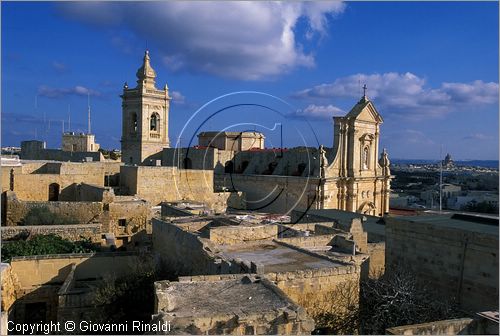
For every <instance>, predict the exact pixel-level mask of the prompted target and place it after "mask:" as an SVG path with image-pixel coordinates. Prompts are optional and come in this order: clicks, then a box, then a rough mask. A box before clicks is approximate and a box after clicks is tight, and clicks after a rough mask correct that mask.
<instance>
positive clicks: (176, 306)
mask: <svg viewBox="0 0 500 336" xmlns="http://www.w3.org/2000/svg"><path fill="white" fill-rule="evenodd" d="M155 287H156V294H157V296H158V298H159V300H158V301H159V303H158V308H159V312H161V311H164V312H167V313H170V314H175V317H181V318H182V317H192V316H211V317H213V316H218V315H226V314H227V315H239V316H243V315H248V314H262V313H263V312H266V311H268V312H269V311H275V310H278V309H285V308H287V307H290V306H292V305H293V303H292V302H291V301H288V299H287V298H286V297H284V296H282V295H279V294H278V292H276V291H275V290H273V288H270V286H267V285H265V284H264V283H263V282H261V281H260V280H259V279H255V278H253V277H252V276H243V277H241V278H236V279H228V280H220V281H194V282H168V281H158V282H156V283H155ZM163 298H164V299H165V301H166V302H167V304H169V305H170V306H169V307H165V306H164V305H163V304H162V302H164V301H163V300H162V299H163ZM162 306H163V307H162Z"/></svg>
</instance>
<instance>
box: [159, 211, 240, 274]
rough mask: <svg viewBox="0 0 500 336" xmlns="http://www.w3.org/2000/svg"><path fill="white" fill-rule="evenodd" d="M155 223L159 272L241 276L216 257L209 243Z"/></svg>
mask: <svg viewBox="0 0 500 336" xmlns="http://www.w3.org/2000/svg"><path fill="white" fill-rule="evenodd" d="M152 222H153V250H154V251H155V254H156V258H157V259H156V260H157V262H158V266H159V267H160V268H164V269H165V270H169V271H176V272H178V274H179V275H202V274H221V273H239V269H238V270H233V269H232V268H231V267H232V266H233V265H232V264H231V263H228V262H227V261H225V260H223V258H222V257H220V256H218V255H216V253H215V251H216V247H215V246H214V245H213V244H212V243H211V242H210V241H209V240H208V239H203V238H200V237H199V236H197V235H196V234H194V233H192V232H188V231H184V230H183V229H182V228H179V227H177V226H176V225H174V224H171V223H167V222H164V221H161V220H158V219H155V218H153V219H152ZM234 267H237V265H235V266H234Z"/></svg>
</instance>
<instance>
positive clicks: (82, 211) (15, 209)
mask: <svg viewBox="0 0 500 336" xmlns="http://www.w3.org/2000/svg"><path fill="white" fill-rule="evenodd" d="M42 207H44V208H47V209H48V210H49V211H50V212H52V213H54V214H56V215H58V216H61V217H64V218H68V219H74V220H76V221H77V222H78V223H91V222H95V221H97V220H98V219H99V216H100V215H101V213H102V211H103V210H102V203H100V202H36V201H27V202H25V201H20V200H18V199H17V198H16V195H15V194H14V193H13V192H6V207H5V210H6V223H5V225H8V226H10V225H20V224H21V222H22V220H23V218H25V216H26V215H27V214H28V213H29V211H30V210H32V209H35V208H42Z"/></svg>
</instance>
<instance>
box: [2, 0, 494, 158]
mask: <svg viewBox="0 0 500 336" xmlns="http://www.w3.org/2000/svg"><path fill="white" fill-rule="evenodd" d="M1 6H2V27H1V28H2V31H1V33H2V92H1V94H2V146H9V145H15V146H16V145H17V146H18V145H19V144H20V141H21V140H25V139H34V138H35V136H36V138H38V139H43V140H46V141H47V143H48V146H49V147H52V148H56V147H59V146H60V138H61V131H62V120H65V127H66V128H67V127H68V126H67V119H68V114H70V115H71V129H72V130H74V131H85V130H86V111H87V93H89V94H90V101H91V106H92V119H93V122H92V131H93V132H94V133H95V134H96V137H97V141H98V142H99V143H101V145H102V146H103V147H105V148H119V146H120V143H119V140H120V136H121V134H120V132H121V100H120V98H119V94H120V93H121V90H122V87H123V83H124V82H125V81H127V82H128V83H129V85H130V86H132V85H135V80H136V78H135V72H136V70H137V68H138V67H139V66H140V64H141V61H142V56H143V53H144V50H145V49H146V48H148V49H149V50H150V55H151V60H152V65H153V67H154V69H155V70H156V72H157V74H158V78H157V86H159V87H163V85H164V84H165V83H167V84H168V86H169V88H170V92H171V95H172V97H173V103H172V106H171V110H170V131H169V135H170V140H171V142H172V143H175V141H176V140H177V139H178V138H179V137H180V138H181V144H183V145H186V144H187V143H188V142H189V139H190V138H191V137H192V135H193V132H194V131H195V130H196V129H197V128H198V126H200V125H201V129H202V130H217V129H223V128H227V129H228V130H231V129H233V130H242V129H257V130H260V131H264V132H265V133H266V136H267V138H266V141H267V145H268V146H269V147H278V146H279V145H280V137H279V132H277V131H276V130H277V128H276V129H275V130H274V131H272V130H270V129H273V127H274V125H275V124H276V123H281V124H282V125H283V139H284V142H283V146H285V147H293V146H298V145H304V144H305V145H310V146H318V145H319V144H324V145H326V146H332V142H333V134H332V132H333V131H332V116H334V115H335V116H337V115H343V114H345V113H347V112H348V111H349V109H350V108H351V107H352V106H353V105H354V104H355V103H356V102H357V100H358V99H359V97H360V96H361V93H360V92H361V91H360V85H359V84H361V85H363V84H365V83H366V85H367V87H368V91H367V94H368V96H369V97H370V99H372V101H373V102H374V104H375V106H376V107H377V108H378V110H379V112H380V113H381V114H382V116H383V118H384V124H383V125H382V129H381V147H386V148H387V150H388V152H389V154H390V156H391V157H393V158H407V159H411V158H415V159H437V158H438V156H439V151H440V146H441V145H442V146H443V151H444V152H450V153H451V154H452V156H453V157H454V158H455V159H498V151H499V149H498V143H499V139H498V124H499V121H498V73H499V69H498V64H499V62H498V48H499V46H498V40H499V39H498V3H497V2H401V3H398V2H379V3H378V2H370V3H368V2H347V3H340V2H308V3H298V2H294V3H267V2H260V3H245V2H235V3H231V2H223V3H217V2H213V3H212V2H203V3H188V2H178V3H176V2H170V3H160V2H154V3H145V2H141V3H133V2H127V3H85V2H70V3H50V2H46V3H29V2H2V3H1ZM235 91H259V92H264V93H266V94H269V95H272V96H275V97H278V98H280V99H282V100H283V101H280V100H278V99H276V98H273V97H271V96H267V95H260V94H239V95H232V96H229V97H226V98H223V99H220V100H218V101H217V102H215V103H213V104H210V105H209V106H208V107H206V108H205V109H203V110H202V111H200V112H199V113H198V114H197V115H196V116H195V117H193V118H192V120H191V121H190V122H189V123H188V124H187V126H186V127H185V130H184V132H182V134H181V131H182V130H183V128H184V126H185V125H186V123H187V122H188V120H189V119H190V117H191V116H192V115H193V113H194V112H195V111H196V110H197V109H198V108H199V107H201V106H202V105H204V104H205V103H206V102H208V101H210V100H212V99H214V98H217V97H219V96H221V95H224V94H227V93H229V92H235ZM241 103H245V104H246V103H254V104H259V105H265V106H268V107H271V108H272V109H274V110H276V111H277V112H278V113H273V112H270V110H268V109H265V108H261V107H258V106H250V107H249V106H246V107H239V108H232V109H228V110H225V111H223V112H221V113H219V114H218V115H217V116H216V117H214V118H211V119H209V120H208V122H206V123H204V124H203V121H204V120H205V119H206V118H207V116H208V115H210V114H212V113H214V112H215V111H217V110H218V109H220V108H223V107H226V106H228V105H231V104H241ZM44 120H45V121H44ZM235 125H238V126H235ZM195 139H196V138H195Z"/></svg>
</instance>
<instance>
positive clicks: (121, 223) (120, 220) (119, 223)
mask: <svg viewBox="0 0 500 336" xmlns="http://www.w3.org/2000/svg"><path fill="white" fill-rule="evenodd" d="M118 226H127V220H126V219H124V218H122V219H119V220H118Z"/></svg>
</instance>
